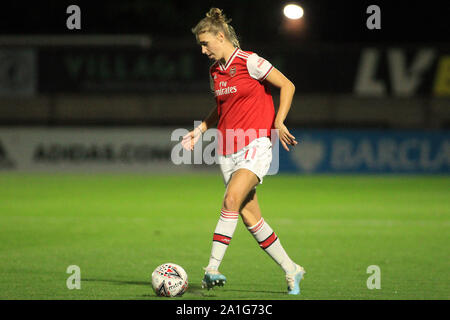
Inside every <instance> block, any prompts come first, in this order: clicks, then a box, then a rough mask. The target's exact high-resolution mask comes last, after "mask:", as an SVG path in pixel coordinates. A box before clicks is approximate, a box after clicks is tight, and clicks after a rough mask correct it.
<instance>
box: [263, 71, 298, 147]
mask: <svg viewBox="0 0 450 320" xmlns="http://www.w3.org/2000/svg"><path fill="white" fill-rule="evenodd" d="M265 80H266V81H267V82H269V83H270V84H272V85H273V86H275V87H277V88H280V105H279V107H278V112H277V115H276V117H275V123H274V126H275V129H278V130H279V132H278V134H279V136H280V141H281V144H282V145H283V148H284V149H286V150H287V151H289V147H288V145H291V146H295V145H296V144H297V143H298V142H297V141H296V140H295V137H294V136H293V135H292V134H291V133H290V132H289V130H288V129H287V128H286V126H285V125H284V120H285V119H286V116H287V114H288V112H289V109H290V108H291V104H292V98H293V97H294V93H295V86H294V84H293V83H292V82H291V81H290V80H289V79H288V78H286V76H285V75H284V74H282V73H281V72H280V71H279V70H278V69H276V68H273V69H272V70H271V71H270V73H269V74H268V76H267V78H266V79H265Z"/></svg>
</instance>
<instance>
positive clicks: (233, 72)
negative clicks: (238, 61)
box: [230, 67, 236, 77]
mask: <svg viewBox="0 0 450 320" xmlns="http://www.w3.org/2000/svg"><path fill="white" fill-rule="evenodd" d="M235 74H236V67H231V69H230V77H234V75H235Z"/></svg>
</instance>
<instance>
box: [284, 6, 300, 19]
mask: <svg viewBox="0 0 450 320" xmlns="http://www.w3.org/2000/svg"><path fill="white" fill-rule="evenodd" d="M283 13H284V15H285V16H286V18H289V19H292V20H298V19H300V18H301V17H303V8H302V7H300V6H299V5H298V4H288V5H286V6H284V9H283Z"/></svg>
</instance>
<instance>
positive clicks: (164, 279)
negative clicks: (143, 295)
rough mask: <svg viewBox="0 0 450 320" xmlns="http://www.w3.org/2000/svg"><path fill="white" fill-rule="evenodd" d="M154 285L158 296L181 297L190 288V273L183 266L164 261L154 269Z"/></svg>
mask: <svg viewBox="0 0 450 320" xmlns="http://www.w3.org/2000/svg"><path fill="white" fill-rule="evenodd" d="M152 286H153V290H155V293H156V295H158V296H161V297H177V296H178V297H179V296H181V295H183V293H185V292H186V290H187V288H188V275H187V273H186V271H184V269H183V268H182V267H181V266H179V265H177V264H175V263H164V264H162V265H160V266H158V267H156V269H155V271H153V273H152Z"/></svg>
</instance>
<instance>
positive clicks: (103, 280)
mask: <svg viewBox="0 0 450 320" xmlns="http://www.w3.org/2000/svg"><path fill="white" fill-rule="evenodd" d="M82 281H92V282H109V283H112V284H122V285H124V284H125V285H127V284H128V285H138V286H151V285H152V284H151V282H150V281H124V280H111V279H82Z"/></svg>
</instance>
